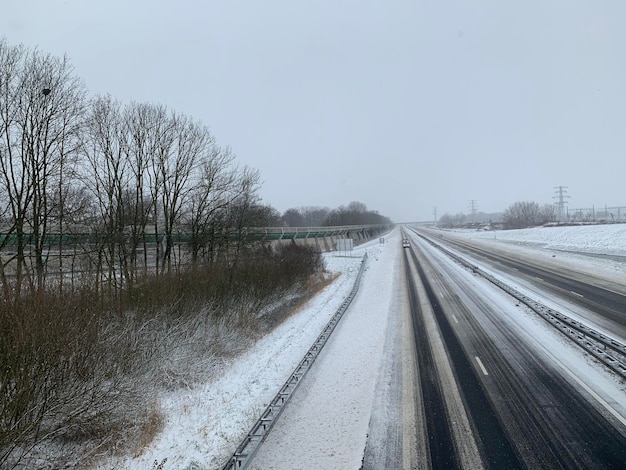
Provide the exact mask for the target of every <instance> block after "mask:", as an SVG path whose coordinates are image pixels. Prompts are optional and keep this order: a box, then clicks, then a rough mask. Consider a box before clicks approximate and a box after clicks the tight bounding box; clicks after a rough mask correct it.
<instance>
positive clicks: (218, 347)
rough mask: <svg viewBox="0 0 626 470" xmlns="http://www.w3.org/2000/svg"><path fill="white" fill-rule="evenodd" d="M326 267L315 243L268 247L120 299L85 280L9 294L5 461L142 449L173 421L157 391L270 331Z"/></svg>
mask: <svg viewBox="0 0 626 470" xmlns="http://www.w3.org/2000/svg"><path fill="white" fill-rule="evenodd" d="M321 269H322V262H321V256H320V255H319V254H318V253H315V252H313V251H312V250H311V249H309V248H306V247H299V246H296V245H287V246H284V247H281V248H279V249H275V250H272V249H269V248H267V247H265V248H261V249H257V250H248V251H246V252H244V253H243V254H242V256H240V257H239V258H237V259H235V260H232V259H231V260H229V261H228V262H222V263H214V264H211V265H206V266H194V267H193V268H192V269H189V270H186V271H181V272H171V273H167V274H162V275H158V276H152V277H145V278H143V279H140V280H139V281H138V282H137V283H136V284H135V285H134V286H133V288H132V289H129V290H126V291H123V292H116V293H115V295H113V296H110V297H107V296H105V295H103V293H102V292H96V291H95V290H92V289H89V288H83V289H80V290H75V291H69V290H67V289H66V290H65V291H64V292H63V293H60V292H55V291H54V290H41V291H39V292H37V293H36V294H32V295H30V296H23V297H21V298H19V299H13V300H11V301H10V300H8V299H5V300H3V301H0V364H1V369H0V467H2V468H5V467H7V468H10V467H13V466H23V467H30V466H33V465H38V462H39V463H41V462H42V459H43V461H44V462H46V464H50V465H53V466H54V465H79V466H80V465H86V463H88V462H89V461H90V459H95V458H97V457H98V456H99V455H111V454H116V453H120V452H131V453H140V452H141V451H142V449H144V448H145V447H146V446H147V445H148V444H149V443H150V441H151V440H152V439H153V438H154V436H155V435H156V434H157V433H158V432H159V431H160V429H161V426H162V417H161V415H160V412H159V409H158V406H157V405H156V403H155V404H153V405H151V406H150V407H149V409H147V410H146V407H145V406H146V405H145V403H146V396H148V397H150V393H154V392H150V391H155V390H156V391H158V390H159V389H175V388H179V387H190V386H192V385H193V384H194V383H197V382H199V381H203V380H207V379H208V378H209V377H210V376H211V373H212V372H211V371H212V370H215V369H216V368H217V367H219V365H220V363H221V362H223V358H224V357H225V356H232V355H236V354H238V353H240V352H241V351H242V350H244V349H245V348H247V347H249V346H250V344H252V342H253V341H254V340H255V338H256V337H258V336H259V335H260V334H262V333H263V332H264V331H265V330H266V328H267V325H266V324H264V320H263V317H264V315H259V312H263V311H264V310H267V309H268V306H275V305H279V306H280V305H281V304H283V305H285V304H289V302H291V303H292V304H293V300H294V299H296V300H298V299H301V298H302V295H303V293H306V291H307V290H309V291H310V289H311V284H309V282H310V281H309V279H310V277H311V275H313V274H315V273H316V272H319V271H321ZM85 284H87V283H85ZM315 285H318V284H315ZM272 308H273V307H271V308H269V309H270V310H271V309H272Z"/></svg>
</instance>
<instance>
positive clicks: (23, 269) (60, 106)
mask: <svg viewBox="0 0 626 470" xmlns="http://www.w3.org/2000/svg"><path fill="white" fill-rule="evenodd" d="M0 61H1V62H2V63H1V66H0V69H1V70H2V72H1V73H2V78H1V79H0V84H1V85H0V86H2V93H1V96H2V97H1V98H0V100H2V103H1V105H0V107H1V108H2V110H1V111H0V114H1V117H0V120H1V126H2V131H1V133H2V146H1V147H0V161H1V163H0V165H1V166H0V173H1V175H0V178H1V179H2V186H3V188H2V190H3V192H4V193H5V195H6V196H7V198H8V200H9V214H10V215H9V218H10V220H11V221H12V226H11V227H9V232H10V233H15V235H16V240H17V241H16V244H17V250H16V251H17V256H16V262H17V264H16V274H17V276H16V289H17V293H18V295H19V292H20V291H21V286H22V277H23V274H27V275H28V278H29V280H30V282H31V286H32V287H35V286H36V287H37V288H41V287H42V286H43V282H44V274H45V270H44V268H45V264H46V261H47V256H48V254H49V253H48V252H49V247H48V250H46V243H49V234H50V230H51V228H52V226H53V224H54V223H55V222H56V223H57V224H58V225H57V227H54V229H56V231H57V233H58V232H61V231H62V222H63V211H62V209H61V208H62V200H63V194H64V190H66V189H67V183H68V182H67V180H64V175H65V174H66V172H67V171H68V166H69V165H70V159H71V158H72V157H73V156H75V155H76V154H77V148H78V142H79V139H80V129H81V126H82V118H83V110H84V109H83V103H84V96H85V90H84V86H83V84H82V82H81V81H80V80H79V79H78V78H76V77H74V76H73V74H72V72H73V71H72V68H71V66H70V64H69V61H68V60H67V58H65V57H64V58H62V59H59V58H55V57H52V56H50V55H48V54H43V53H41V52H39V51H37V50H34V51H28V50H26V49H24V48H22V47H11V46H8V45H7V44H6V43H5V42H4V41H2V42H0ZM55 193H56V194H58V199H59V201H58V202H59V205H58V207H57V210H56V214H55V213H54V212H55V211H54V204H53V201H54V199H55V197H54V194H55ZM55 215H56V220H53V217H54V216H55ZM60 239H61V238H60ZM28 244H30V245H31V246H32V248H33V250H32V252H33V254H34V256H33V257H34V272H35V274H36V277H35V278H34V279H33V278H32V277H31V276H30V274H31V272H32V271H31V268H33V266H32V264H33V263H27V259H26V256H25V248H26V245H28ZM59 248H60V251H61V249H62V246H60V247H59Z"/></svg>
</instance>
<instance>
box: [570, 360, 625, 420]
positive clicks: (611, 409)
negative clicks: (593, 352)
mask: <svg viewBox="0 0 626 470" xmlns="http://www.w3.org/2000/svg"><path fill="white" fill-rule="evenodd" d="M558 362H559V364H561V367H562V368H563V370H564V371H565V372H567V374H568V375H569V376H570V377H571V378H572V379H574V380H575V381H576V382H577V383H578V385H580V386H581V387H582V388H584V389H585V390H586V391H587V393H589V395H591V396H592V397H593V398H595V399H596V400H598V402H599V403H600V404H601V405H602V406H604V407H605V408H606V409H607V411H608V412H609V413H611V414H612V415H613V416H615V418H617V420H618V421H619V422H620V423H622V424H623V425H624V426H626V418H625V417H623V416H622V415H621V414H619V411H617V410H616V409H615V408H613V407H612V406H611V405H609V404H608V403H607V402H606V401H605V400H604V399H603V398H602V397H601V396H600V395H598V394H597V393H596V392H594V391H593V390H591V389H590V388H589V387H588V386H587V385H586V384H585V383H584V382H583V381H582V380H580V379H579V378H578V377H576V375H574V373H573V372H572V371H571V370H569V369H568V368H567V366H566V365H565V364H563V363H562V362H561V361H558Z"/></svg>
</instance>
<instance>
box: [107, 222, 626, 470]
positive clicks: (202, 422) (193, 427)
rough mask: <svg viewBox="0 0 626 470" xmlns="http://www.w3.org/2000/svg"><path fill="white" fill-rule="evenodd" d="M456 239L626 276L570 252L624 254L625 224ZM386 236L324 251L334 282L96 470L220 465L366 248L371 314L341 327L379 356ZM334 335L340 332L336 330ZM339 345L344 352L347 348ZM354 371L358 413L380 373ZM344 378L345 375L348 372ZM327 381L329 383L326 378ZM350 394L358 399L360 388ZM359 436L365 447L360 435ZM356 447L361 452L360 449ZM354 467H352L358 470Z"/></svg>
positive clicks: (396, 239)
mask: <svg viewBox="0 0 626 470" xmlns="http://www.w3.org/2000/svg"><path fill="white" fill-rule="evenodd" d="M457 235H458V236H463V237H466V238H472V239H476V240H482V242H484V243H485V244H493V243H496V244H497V245H498V246H502V247H505V246H506V247H509V248H510V249H514V250H518V251H519V252H522V253H527V254H528V256H544V255H545V256H546V257H552V254H553V253H554V250H560V251H558V253H559V254H558V256H559V259H562V260H564V261H565V262H568V263H572V265H573V266H579V267H584V266H587V267H588V266H589V265H590V264H592V265H593V266H594V268H593V270H594V271H597V272H601V273H602V275H603V276H607V277H608V278H612V279H613V280H614V281H615V282H623V281H624V279H626V277H625V275H626V268H625V266H626V263H624V262H620V261H619V260H609V259H602V258H597V257H593V256H586V255H578V254H575V253H571V252H576V251H580V252H586V253H591V254H594V255H595V254H610V255H617V256H626V225H605V226H583V227H558V228H539V229H529V230H516V231H507V232H502V231H499V232H497V233H495V234H494V232H471V233H470V232H464V233H457ZM385 240H386V243H385V244H380V242H379V240H375V241H371V242H369V243H366V244H364V245H361V246H359V247H357V248H355V250H354V251H353V252H352V253H351V255H350V256H349V257H347V256H340V254H339V253H327V254H325V260H326V266H327V269H328V270H329V271H333V272H341V275H340V276H339V277H338V278H337V279H336V280H335V282H333V283H332V284H331V285H330V286H328V287H327V288H326V289H325V290H324V291H322V292H321V293H320V294H318V295H317V296H316V297H315V298H313V299H312V300H311V301H309V302H308V304H306V305H305V306H304V307H303V308H301V309H300V310H299V311H298V312H297V313H296V314H294V315H293V316H291V317H290V318H289V319H288V320H286V321H285V322H284V323H283V324H281V325H280V326H279V327H278V328H277V329H276V330H275V331H273V332H272V333H271V334H269V335H268V336H267V337H265V338H263V339H262V340H260V341H258V342H257V343H256V344H255V345H254V347H253V348H252V349H251V350H249V351H248V352H247V353H245V354H243V355H241V356H239V357H237V358H236V359H234V360H232V362H229V363H225V364H223V366H222V368H221V370H220V371H219V374H217V375H218V376H217V377H216V378H215V379H214V380H212V381H211V382H208V383H205V384H203V385H198V386H195V387H193V388H189V389H184V390H177V391H174V392H169V393H167V394H164V395H162V396H161V406H162V408H163V411H164V413H165V417H166V422H165V427H164V429H163V431H162V432H161V433H160V434H159V435H158V436H157V437H156V439H155V440H154V441H153V442H152V443H151V444H150V445H149V446H148V447H147V448H146V449H145V450H144V452H143V453H142V454H141V455H139V456H135V457H134V458H130V457H129V458H125V459H118V460H116V461H109V462H107V463H106V464H103V465H101V468H107V469H108V468H128V469H146V468H148V469H150V468H154V467H155V462H156V463H157V464H161V463H163V465H162V467H160V468H163V469H164V470H167V469H216V468H221V466H222V465H223V464H224V463H225V461H226V460H227V459H228V457H229V456H230V455H231V453H232V452H233V451H234V449H235V447H236V446H237V445H238V444H239V442H240V441H241V439H242V438H243V436H244V435H245V434H246V433H247V432H248V431H249V429H250V428H251V426H252V425H253V424H254V422H255V421H256V419H258V417H259V415H260V414H261V412H262V411H263V410H264V409H265V407H266V406H267V403H268V402H269V401H270V400H271V399H272V398H273V397H274V395H275V394H276V393H277V391H278V390H279V388H280V386H281V385H282V384H283V383H284V382H285V381H286V380H287V378H288V376H289V374H290V373H291V372H292V371H293V369H294V368H295V366H296V365H297V364H298V362H299V361H300V359H301V358H302V356H303V355H304V354H305V353H306V351H307V350H308V349H309V347H310V346H311V344H312V343H313V341H314V340H315V338H316V337H317V336H318V334H319V332H320V331H321V330H322V329H323V327H324V326H325V324H326V323H327V322H328V320H329V319H330V318H331V316H332V315H333V314H334V313H335V311H336V310H337V308H338V307H339V305H340V304H341V302H342V301H343V299H344V298H345V297H346V295H347V294H348V292H349V291H350V289H351V288H352V285H353V282H354V279H355V277H356V274H357V272H358V269H359V265H360V262H361V258H362V256H363V255H364V254H365V252H367V253H368V254H369V261H368V267H367V270H366V272H365V275H364V278H363V282H362V285H361V289H360V292H359V294H358V296H357V299H358V300H359V305H362V306H368V305H371V306H373V308H372V309H371V311H369V312H368V310H367V308H361V309H360V314H361V315H364V316H365V317H367V318H364V319H361V320H359V319H358V318H350V317H349V316H348V314H349V313H350V312H351V311H352V310H353V309H354V308H353V307H351V309H349V310H348V312H347V313H346V316H344V319H343V320H342V323H343V322H345V321H349V322H351V325H352V326H351V328H359V327H360V328H361V330H360V331H361V332H362V333H363V334H365V335H366V340H365V341H369V343H367V344H368V346H367V348H369V349H368V351H370V352H371V354H372V355H374V356H376V357H378V356H380V355H381V354H382V349H383V348H382V344H380V345H378V346H376V342H377V341H380V342H383V341H384V339H385V335H384V334H378V332H376V331H371V330H372V328H371V318H370V317H372V318H374V317H376V314H377V313H378V314H380V315H381V316H380V317H379V319H378V320H377V321H380V330H384V325H385V324H386V319H385V316H384V314H383V313H384V312H378V311H377V309H380V308H383V309H384V305H389V302H390V297H391V292H393V286H392V283H393V281H392V280H393V272H394V271H393V266H394V263H395V261H396V257H397V256H399V255H400V254H401V248H399V247H400V230H399V228H397V229H395V230H394V231H393V232H392V233H391V234H390V235H388V236H386V237H385ZM383 304H384V305H383ZM353 305H354V304H353ZM381 306H382V307H381ZM354 315H355V314H353V316H354ZM359 325H360V326H359ZM338 332H339V328H338V329H337V330H336V331H335V334H337V333H338ZM356 333H359V331H357V332H356ZM334 336H335V335H334ZM357 336H358V335H357ZM357 342H358V340H357ZM329 344H330V343H329ZM327 347H328V346H327ZM346 347H348V349H349V345H348V346H346ZM341 354H343V356H342V355H341ZM349 354H351V353H350V352H345V353H338V355H333V357H335V358H336V360H342V361H344V362H345V361H346V360H354V362H359V363H362V362H363V361H364V360H365V362H366V363H367V360H368V358H367V357H355V358H351V359H350V358H349V357H348V356H347V355H349ZM378 359H380V358H379V357H378ZM376 360H377V359H376V358H374V359H372V362H371V363H372V364H376ZM316 364H317V363H316ZM341 367H343V366H339V365H337V371H339V372H341V370H343V369H341ZM359 367H362V366H359ZM361 372H365V375H366V377H364V378H362V379H363V380H364V381H365V382H366V387H365V388H366V390H367V391H368V392H367V396H361V397H360V398H359V399H355V401H354V403H355V406H357V407H359V406H361V405H358V404H359V403H361V401H363V399H364V400H365V401H368V400H369V401H370V402H371V399H372V397H371V396H370V395H371V394H373V390H374V385H373V384H374V383H375V380H376V378H377V377H378V373H379V370H378V368H377V367H370V368H367V367H365V370H363V369H361ZM345 373H346V374H350V371H349V367H348V368H346V369H345ZM330 379H331V380H334V379H333V378H332V377H331V378H330ZM343 390H344V391H343V392H342V390H341V389H337V393H338V394H339V395H341V393H345V394H350V393H356V392H351V391H350V390H349V388H348V387H345V388H344V389H343ZM357 392H358V393H359V394H361V395H363V393H362V392H361V391H357ZM298 393H300V390H299V391H298ZM357 411H358V410H357ZM363 412H364V413H365V414H363V413H356V414H355V416H356V417H355V420H359V423H360V424H359V429H360V428H361V427H363V426H365V429H364V432H367V428H366V426H367V419H366V418H367V416H365V415H366V414H367V413H369V410H363ZM362 415H363V416H362ZM361 421H362V422H361ZM357 438H359V439H361V440H363V441H364V439H365V436H361V437H359V436H357ZM357 450H358V452H362V449H357ZM310 451H311V452H314V451H315V450H314V449H310ZM358 452H357V454H358ZM346 458H347V459H348V460H349V461H350V462H351V463H352V464H354V463H355V462H354V460H355V457H354V456H347V457H346ZM350 459H351V460H350ZM349 467H350V468H352V467H354V465H350V466H349ZM354 468H358V465H357V467H354Z"/></svg>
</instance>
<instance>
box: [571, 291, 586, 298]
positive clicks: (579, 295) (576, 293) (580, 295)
mask: <svg viewBox="0 0 626 470" xmlns="http://www.w3.org/2000/svg"><path fill="white" fill-rule="evenodd" d="M570 292H571V293H572V294H574V295H577V296H578V297H584V295H582V294H579V293H578V292H574V291H573V290H571V291H570Z"/></svg>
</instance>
